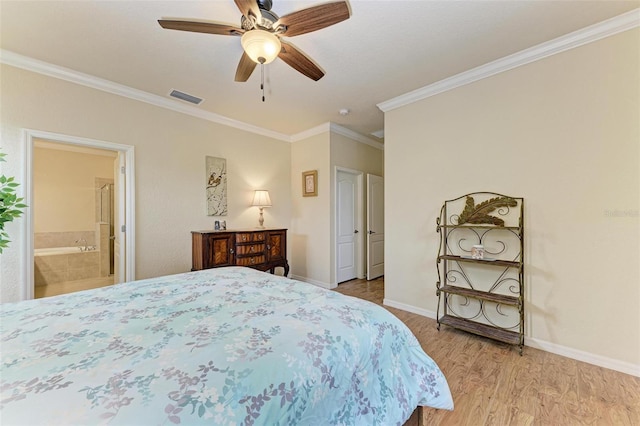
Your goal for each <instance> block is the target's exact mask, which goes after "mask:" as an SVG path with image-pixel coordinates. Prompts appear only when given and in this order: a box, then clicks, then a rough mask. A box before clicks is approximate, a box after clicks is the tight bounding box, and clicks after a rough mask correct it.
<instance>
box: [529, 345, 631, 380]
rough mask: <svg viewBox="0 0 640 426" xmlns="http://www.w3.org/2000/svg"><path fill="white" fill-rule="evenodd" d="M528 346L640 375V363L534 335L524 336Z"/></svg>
mask: <svg viewBox="0 0 640 426" xmlns="http://www.w3.org/2000/svg"><path fill="white" fill-rule="evenodd" d="M524 343H525V345H526V346H530V347H532V348H536V349H540V350H543V351H545V352H551V353H552V354H556V355H561V356H565V357H567V358H571V359H575V360H577V361H582V362H586V363H588V364H593V365H597V366H598V367H604V368H608V369H610V370H615V371H619V372H621V373H625V374H629V375H631V376H636V377H640V365H638V364H632V363H630V362H624V361H619V360H617V359H613V358H608V357H605V356H602V355H596V354H592V353H589V352H585V351H581V350H579V349H574V348H569V347H567V346H562V345H558V344H556V343H551V342H547V341H546V340H541V339H536V338H534V337H527V336H524Z"/></svg>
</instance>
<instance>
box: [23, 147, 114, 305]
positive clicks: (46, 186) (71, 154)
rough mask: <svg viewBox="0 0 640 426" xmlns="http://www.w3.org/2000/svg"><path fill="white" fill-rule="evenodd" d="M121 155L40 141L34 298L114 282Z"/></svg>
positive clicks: (35, 184)
mask: <svg viewBox="0 0 640 426" xmlns="http://www.w3.org/2000/svg"><path fill="white" fill-rule="evenodd" d="M117 162H118V153H117V152H116V151H110V150H105V149H97V148H88V147H83V146H76V145H68V144H63V143H55V142H49V141H46V140H42V139H36V140H35V141H34V149H33V204H32V212H33V223H34V234H33V238H34V240H33V241H34V243H33V244H34V250H33V255H34V264H33V265H34V285H35V287H34V296H35V298H41V297H47V296H57V295H59V294H64V293H71V292H74V291H80V290H88V289H92V288H98V287H105V286H108V285H112V284H113V283H114V274H113V264H114V253H113V239H114V238H115V236H114V221H113V218H114V215H113V204H114V196H115V194H114V190H113V186H114V185H113V183H114V169H115V168H116V167H117Z"/></svg>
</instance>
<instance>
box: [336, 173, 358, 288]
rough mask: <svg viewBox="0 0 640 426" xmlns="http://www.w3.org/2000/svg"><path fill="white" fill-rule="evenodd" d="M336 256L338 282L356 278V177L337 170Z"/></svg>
mask: <svg viewBox="0 0 640 426" xmlns="http://www.w3.org/2000/svg"><path fill="white" fill-rule="evenodd" d="M336 182H337V197H336V210H337V214H336V219H337V220H336V232H337V236H336V241H337V248H336V257H337V262H336V263H337V264H336V269H337V274H338V276H337V279H338V283H341V282H344V281H349V280H352V279H354V278H356V250H357V241H358V238H357V235H358V232H359V229H357V218H356V211H357V209H356V193H357V185H358V177H357V176H356V175H354V174H351V173H347V172H344V171H341V170H338V171H337V173H336Z"/></svg>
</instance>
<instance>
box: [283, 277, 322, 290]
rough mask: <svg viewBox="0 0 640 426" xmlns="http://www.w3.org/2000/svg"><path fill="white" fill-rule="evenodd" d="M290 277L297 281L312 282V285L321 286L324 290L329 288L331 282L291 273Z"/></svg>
mask: <svg viewBox="0 0 640 426" xmlns="http://www.w3.org/2000/svg"><path fill="white" fill-rule="evenodd" d="M290 278H291V279H293V280H298V281H302V282H305V283H309V284H313V285H315V286H317V287H322V288H324V289H326V290H331V284H329V283H325V282H322V281H318V280H313V279H311V278H307V277H301V276H299V275H293V274H291V277H290Z"/></svg>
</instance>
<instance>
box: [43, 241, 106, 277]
mask: <svg viewBox="0 0 640 426" xmlns="http://www.w3.org/2000/svg"><path fill="white" fill-rule="evenodd" d="M33 254H34V256H33V263H34V265H33V266H34V281H35V285H36V286H42V285H49V284H57V283H61V282H67V281H77V280H85V279H88V278H98V277H100V276H102V274H101V270H100V250H89V251H81V250H80V247H52V248H41V249H35V250H34V251H33Z"/></svg>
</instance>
